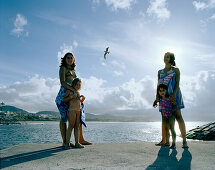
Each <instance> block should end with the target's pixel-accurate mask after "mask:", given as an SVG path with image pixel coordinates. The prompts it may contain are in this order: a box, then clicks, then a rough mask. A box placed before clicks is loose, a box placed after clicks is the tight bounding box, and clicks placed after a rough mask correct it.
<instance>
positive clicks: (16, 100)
mask: <svg viewBox="0 0 215 170" xmlns="http://www.w3.org/2000/svg"><path fill="white" fill-rule="evenodd" d="M59 84H60V82H59V80H58V79H52V78H46V79H45V78H42V77H39V76H38V75H35V76H34V77H32V78H30V79H29V80H28V81H25V82H16V83H14V84H12V85H9V86H4V87H0V96H1V97H0V99H1V100H2V101H4V102H5V103H6V104H7V105H13V106H16V107H20V108H21V109H26V110H27V111H30V112H37V111H42V110H52V111H53V110H56V108H55V103H54V101H55V98H56V95H57V92H58V90H59V88H60V85H59Z"/></svg>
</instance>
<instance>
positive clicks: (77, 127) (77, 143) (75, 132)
mask: <svg viewBox="0 0 215 170" xmlns="http://www.w3.org/2000/svg"><path fill="white" fill-rule="evenodd" d="M79 125H80V114H76V121H75V127H74V136H75V147H77V148H84V146H82V145H81V144H80V143H79V140H78V137H79V127H80V126H79Z"/></svg>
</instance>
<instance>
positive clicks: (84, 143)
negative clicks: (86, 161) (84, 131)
mask: <svg viewBox="0 0 215 170" xmlns="http://www.w3.org/2000/svg"><path fill="white" fill-rule="evenodd" d="M80 144H82V145H92V143H90V142H87V141H83V142H80Z"/></svg>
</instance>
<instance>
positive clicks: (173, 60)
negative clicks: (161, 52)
mask: <svg viewBox="0 0 215 170" xmlns="http://www.w3.org/2000/svg"><path fill="white" fill-rule="evenodd" d="M165 55H168V56H169V58H170V60H169V63H170V64H171V65H172V66H175V65H176V64H175V55H174V53H171V52H167V53H165Z"/></svg>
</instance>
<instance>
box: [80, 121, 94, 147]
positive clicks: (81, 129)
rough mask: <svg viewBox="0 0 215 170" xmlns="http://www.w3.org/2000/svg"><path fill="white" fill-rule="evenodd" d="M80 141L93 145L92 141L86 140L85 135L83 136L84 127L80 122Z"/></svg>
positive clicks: (83, 143)
mask: <svg viewBox="0 0 215 170" xmlns="http://www.w3.org/2000/svg"><path fill="white" fill-rule="evenodd" d="M79 142H80V144H82V145H92V143H90V142H88V141H86V140H84V137H83V128H82V124H81V123H80V124H79Z"/></svg>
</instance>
